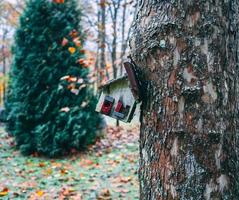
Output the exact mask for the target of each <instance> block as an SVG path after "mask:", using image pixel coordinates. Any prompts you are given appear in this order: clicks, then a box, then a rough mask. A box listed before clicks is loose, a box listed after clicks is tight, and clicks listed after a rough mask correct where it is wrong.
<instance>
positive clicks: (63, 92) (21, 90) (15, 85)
mask: <svg viewBox="0 0 239 200" xmlns="http://www.w3.org/2000/svg"><path fill="white" fill-rule="evenodd" d="M81 15H82V14H81V11H80V10H78V9H77V3H76V1H74V0H65V1H64V0H53V1H49V0H29V1H28V2H27V4H26V9H25V10H24V12H23V14H22V16H21V17H20V27H19V28H18V30H17V32H16V36H15V45H14V47H13V53H14V62H13V65H12V68H11V74H10V88H9V94H8V101H7V103H6V107H7V110H8V122H9V123H8V129H9V130H10V131H11V133H12V134H13V135H14V136H15V138H16V142H17V146H18V147H19V148H20V150H21V152H22V153H23V154H31V153H33V152H39V153H40V154H44V155H47V156H51V157H53V156H59V155H63V154H64V153H65V152H68V151H70V150H71V149H77V150H80V149H82V148H85V147H86V145H87V144H90V143H92V142H93V141H94V139H95V136H96V132H97V130H98V128H99V125H100V122H101V119H100V117H99V116H98V115H97V114H96V113H95V112H94V109H95V104H96V99H95V97H94V96H93V93H92V90H91V89H90V88H89V87H87V86H88V84H89V79H88V68H87V67H88V66H87V63H86V62H85V56H84V50H83V49H82V45H83V40H84V39H83V38H84V35H83V33H82V32H81V30H82V27H81V26H80V25H79V21H80V17H81Z"/></svg>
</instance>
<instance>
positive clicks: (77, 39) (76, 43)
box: [73, 37, 81, 47]
mask: <svg viewBox="0 0 239 200" xmlns="http://www.w3.org/2000/svg"><path fill="white" fill-rule="evenodd" d="M73 42H74V43H75V45H76V46H77V47H80V46H81V41H80V37H77V38H75V39H74V40H73Z"/></svg>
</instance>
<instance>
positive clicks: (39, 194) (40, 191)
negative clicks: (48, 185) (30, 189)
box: [36, 190, 44, 197]
mask: <svg viewBox="0 0 239 200" xmlns="http://www.w3.org/2000/svg"><path fill="white" fill-rule="evenodd" d="M36 193H37V196H39V197H42V196H43V194H44V192H43V191H42V190H38V191H37V192H36Z"/></svg>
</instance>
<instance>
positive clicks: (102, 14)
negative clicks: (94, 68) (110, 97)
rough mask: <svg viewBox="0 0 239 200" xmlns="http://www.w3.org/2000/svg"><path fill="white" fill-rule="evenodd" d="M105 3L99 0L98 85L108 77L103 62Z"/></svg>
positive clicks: (104, 62)
mask: <svg viewBox="0 0 239 200" xmlns="http://www.w3.org/2000/svg"><path fill="white" fill-rule="evenodd" d="M105 7H106V1H105V0H100V23H99V34H100V35H99V37H100V59H99V64H100V75H99V76H100V77H99V78H100V85H101V84H102V82H103V80H104V79H105V76H108V73H107V70H106V68H105V66H106V61H105V47H106V38H105V37H106V33H105V23H106V13H105V9H106V8H105Z"/></svg>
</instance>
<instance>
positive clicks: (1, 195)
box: [0, 192, 8, 197]
mask: <svg viewBox="0 0 239 200" xmlns="http://www.w3.org/2000/svg"><path fill="white" fill-rule="evenodd" d="M7 195H8V192H0V197H4V196H7Z"/></svg>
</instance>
